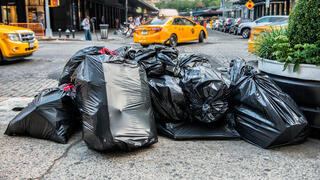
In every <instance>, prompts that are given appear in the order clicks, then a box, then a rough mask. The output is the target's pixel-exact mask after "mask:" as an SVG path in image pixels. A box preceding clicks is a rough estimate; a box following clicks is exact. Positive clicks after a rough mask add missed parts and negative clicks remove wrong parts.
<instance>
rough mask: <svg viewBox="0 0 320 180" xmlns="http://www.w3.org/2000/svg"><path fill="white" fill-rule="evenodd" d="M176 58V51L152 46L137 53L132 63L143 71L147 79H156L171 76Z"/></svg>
mask: <svg viewBox="0 0 320 180" xmlns="http://www.w3.org/2000/svg"><path fill="white" fill-rule="evenodd" d="M177 58H178V51H177V50H176V49H174V48H170V47H166V46H161V45H152V46H149V47H148V48H143V49H141V50H139V51H137V53H136V54H135V58H134V61H136V62H138V63H139V64H140V65H141V66H142V67H143V68H144V69H145V71H146V72H147V76H148V77H158V76H162V75H173V74H174V68H175V61H176V60H177Z"/></svg>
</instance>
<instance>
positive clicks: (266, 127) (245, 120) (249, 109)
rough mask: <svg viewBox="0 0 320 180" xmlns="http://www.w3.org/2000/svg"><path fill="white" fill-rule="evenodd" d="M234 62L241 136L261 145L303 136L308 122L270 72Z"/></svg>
mask: <svg viewBox="0 0 320 180" xmlns="http://www.w3.org/2000/svg"><path fill="white" fill-rule="evenodd" d="M241 64H242V65H241ZM234 66H236V67H231V71H230V76H231V77H233V80H234V84H235V85H236V86H235V94H236V96H235V97H234V102H233V103H235V106H234V124H235V129H236V130H237V131H238V133H239V134H240V135H241V137H242V138H243V139H245V140H246V141H248V142H250V143H253V144H255V145H257V146H260V147H262V148H270V147H274V146H280V145H287V144H293V143H297V142H300V141H302V140H304V139H305V138H306V136H307V125H308V123H307V120H306V118H305V116H304V115H303V113H302V112H301V111H300V110H299V108H298V106H297V105H296V103H295V102H294V101H293V99H292V98H291V97H290V96H288V95H287V94H286V93H284V92H283V91H282V90H281V89H280V88H279V87H278V86H277V85H276V84H275V83H274V82H273V81H272V80H271V79H270V78H269V77H268V76H267V75H264V74H260V73H257V72H255V71H254V70H253V68H251V67H249V66H246V65H245V63H243V62H240V61H239V60H237V61H235V62H234ZM238 68H239V69H238ZM233 73H240V74H241V75H239V74H233Z"/></svg>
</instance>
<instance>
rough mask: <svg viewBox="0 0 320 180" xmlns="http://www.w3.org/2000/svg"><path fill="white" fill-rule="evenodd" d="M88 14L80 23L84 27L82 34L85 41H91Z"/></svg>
mask: <svg viewBox="0 0 320 180" xmlns="http://www.w3.org/2000/svg"><path fill="white" fill-rule="evenodd" d="M89 19H90V18H89V16H87V17H86V18H84V20H83V21H82V23H81V25H82V27H83V29H84V36H85V39H86V41H91V40H92V36H91V32H90V20H89Z"/></svg>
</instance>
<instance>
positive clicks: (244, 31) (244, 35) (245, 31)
mask: <svg viewBox="0 0 320 180" xmlns="http://www.w3.org/2000/svg"><path fill="white" fill-rule="evenodd" d="M249 36H250V29H245V30H243V32H242V37H243V38H244V39H248V38H249Z"/></svg>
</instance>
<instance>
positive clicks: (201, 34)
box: [199, 31, 204, 43]
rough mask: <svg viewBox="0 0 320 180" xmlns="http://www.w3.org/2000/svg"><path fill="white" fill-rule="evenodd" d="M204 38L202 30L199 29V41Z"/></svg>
mask: <svg viewBox="0 0 320 180" xmlns="http://www.w3.org/2000/svg"><path fill="white" fill-rule="evenodd" d="M203 40H204V32H203V31H201V32H200V34H199V43H202V42H203Z"/></svg>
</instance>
